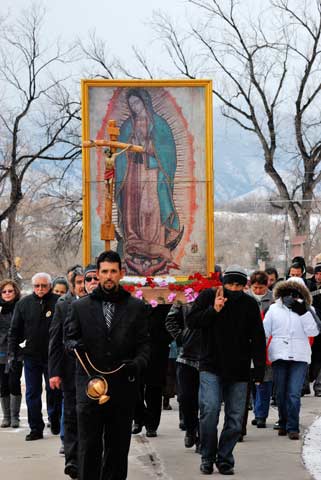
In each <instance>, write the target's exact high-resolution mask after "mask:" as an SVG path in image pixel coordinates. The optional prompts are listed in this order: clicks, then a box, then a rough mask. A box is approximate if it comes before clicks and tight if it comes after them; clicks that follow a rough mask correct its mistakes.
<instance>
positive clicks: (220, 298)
mask: <svg viewBox="0 0 321 480" xmlns="http://www.w3.org/2000/svg"><path fill="white" fill-rule="evenodd" d="M226 301H227V298H225V297H224V290H223V287H218V288H217V290H216V295H215V300H214V305H213V308H214V310H215V311H216V312H217V313H219V312H220V311H221V310H222V308H223V307H224V305H225V302H226Z"/></svg>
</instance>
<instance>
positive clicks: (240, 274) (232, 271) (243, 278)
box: [223, 265, 247, 285]
mask: <svg viewBox="0 0 321 480" xmlns="http://www.w3.org/2000/svg"><path fill="white" fill-rule="evenodd" d="M226 283H239V284H240V285H246V284H247V274H246V271H245V270H244V268H242V267H240V266H239V265H230V266H229V267H227V269H226V270H225V272H224V275H223V285H225V284H226Z"/></svg>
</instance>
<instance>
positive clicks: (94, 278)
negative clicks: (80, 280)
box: [85, 277, 99, 282]
mask: <svg viewBox="0 0 321 480" xmlns="http://www.w3.org/2000/svg"><path fill="white" fill-rule="evenodd" d="M93 280H95V282H98V280H99V279H98V278H97V277H85V282H92V281H93Z"/></svg>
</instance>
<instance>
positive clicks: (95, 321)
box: [66, 251, 150, 480]
mask: <svg viewBox="0 0 321 480" xmlns="http://www.w3.org/2000/svg"><path fill="white" fill-rule="evenodd" d="M123 273H124V272H123V270H122V269H121V260H120V257H119V255H118V254H117V253H116V252H113V251H108V252H103V253H102V254H100V256H99V257H98V259H97V277H98V279H99V286H98V287H97V288H96V289H95V290H94V291H93V293H91V294H90V295H88V297H85V298H82V299H80V300H77V301H76V302H74V303H73V304H72V308H71V316H70V319H69V320H68V321H67V327H66V346H67V348H68V349H69V350H70V351H73V350H75V349H76V350H77V351H78V353H80V354H81V356H82V358H83V360H84V362H85V364H86V368H87V369H88V371H89V373H90V374H91V375H95V376H97V375H103V376H104V378H105V379H106V380H107V382H108V392H107V395H108V396H109V397H110V399H109V400H108V401H107V403H104V404H103V405H100V404H99V403H98V402H97V401H95V400H92V399H90V398H89V397H88V396H87V394H86V389H87V382H88V377H87V374H86V373H85V371H84V369H83V367H82V366H81V365H80V364H77V371H76V395H77V415H78V427H79V479H80V480H91V479H94V478H95V479H100V480H125V479H126V478H127V466H128V451H129V446H130V438H131V424H132V419H133V414H134V407H135V402H136V398H137V391H138V376H139V374H140V372H141V371H142V370H143V369H144V368H146V366H147V363H148V359H149V351H150V347H149V334H148V319H147V312H146V307H145V305H144V303H143V302H142V301H140V300H138V299H136V298H133V297H131V295H130V294H129V293H128V292H127V291H125V290H124V289H123V288H122V287H121V286H120V285H119V282H120V279H121V278H122V276H123ZM85 353H86V354H87V355H86V354H85ZM122 365H123V367H122V368H120V369H119V367H121V366H122ZM113 370H116V372H115V373H109V372H112V371H113Z"/></svg>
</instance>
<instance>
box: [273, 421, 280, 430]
mask: <svg viewBox="0 0 321 480" xmlns="http://www.w3.org/2000/svg"><path fill="white" fill-rule="evenodd" d="M279 428H280V423H279V421H277V422H275V424H274V425H273V430H279Z"/></svg>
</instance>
